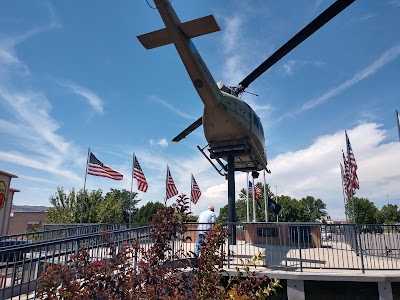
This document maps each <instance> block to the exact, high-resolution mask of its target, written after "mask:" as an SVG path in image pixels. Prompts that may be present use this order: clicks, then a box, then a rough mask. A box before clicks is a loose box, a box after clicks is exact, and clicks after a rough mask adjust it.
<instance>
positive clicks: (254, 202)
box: [252, 176, 257, 222]
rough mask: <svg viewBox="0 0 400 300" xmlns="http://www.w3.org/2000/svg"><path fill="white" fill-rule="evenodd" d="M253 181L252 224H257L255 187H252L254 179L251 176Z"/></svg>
mask: <svg viewBox="0 0 400 300" xmlns="http://www.w3.org/2000/svg"><path fill="white" fill-rule="evenodd" d="M252 179H253V222H257V218H256V194H255V186H254V177H253V176H252Z"/></svg>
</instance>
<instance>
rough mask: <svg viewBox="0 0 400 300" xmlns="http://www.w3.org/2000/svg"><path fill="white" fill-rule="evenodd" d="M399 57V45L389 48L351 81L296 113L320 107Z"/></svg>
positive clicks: (310, 102) (309, 103)
mask: <svg viewBox="0 0 400 300" xmlns="http://www.w3.org/2000/svg"><path fill="white" fill-rule="evenodd" d="M399 55H400V45H397V46H394V47H392V48H390V49H389V50H388V51H386V52H385V53H383V54H382V55H381V56H380V57H379V58H378V59H377V60H376V61H374V62H373V63H372V64H371V65H369V66H368V67H366V68H365V69H363V70H361V71H360V72H358V73H356V74H355V75H354V76H353V77H352V78H351V79H349V80H346V81H345V82H343V83H342V84H340V85H338V86H336V87H334V88H332V89H330V90H329V91H328V92H326V93H325V94H323V95H322V96H319V97H317V98H315V99H312V100H310V101H308V102H306V103H304V105H303V106H302V107H301V109H300V110H299V111H298V112H302V111H304V110H308V109H310V108H313V107H315V106H317V105H320V104H322V103H324V102H326V101H327V100H329V99H331V98H333V97H335V96H336V95H338V94H340V93H342V92H343V91H345V90H347V89H348V88H350V87H351V86H353V85H354V84H356V83H358V82H360V81H362V80H363V79H365V78H367V77H369V76H371V75H373V74H375V73H376V72H377V71H379V69H381V68H382V67H383V66H385V65H386V64H388V63H390V62H391V61H392V60H394V59H396V58H397V57H398V56H399Z"/></svg>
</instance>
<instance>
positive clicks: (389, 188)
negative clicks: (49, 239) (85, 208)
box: [0, 0, 400, 219]
mask: <svg viewBox="0 0 400 300" xmlns="http://www.w3.org/2000/svg"><path fill="white" fill-rule="evenodd" d="M332 2H333V1H327V0H315V1H308V0H307V1H306V0H299V1H289V0H285V1H264V0H253V1H234V0H233V1H227V0H226V1H222V0H221V1H209V0H203V1H183V0H173V1H172V4H173V6H174V8H175V10H176V12H177V14H178V15H179V17H180V19H181V20H182V21H188V20H191V19H194V18H199V17H202V16H205V15H210V14H213V15H214V16H215V18H216V20H217V21H218V23H219V25H220V27H221V29H222V30H221V31H220V32H217V33H213V34H209V35H206V36H202V37H198V38H196V39H194V40H193V42H194V43H195V45H196V47H197V49H198V50H199V52H200V54H201V55H202V57H203V59H204V61H205V62H206V63H207V65H208V67H209V69H210V71H211V72H212V74H213V76H214V78H215V79H216V80H218V81H223V82H224V83H226V84H227V85H237V84H238V82H240V81H241V80H242V79H243V78H244V77H245V76H246V75H248V74H249V73H250V72H251V71H252V70H253V69H254V68H255V67H257V66H258V65H259V64H260V63H261V62H263V61H264V60H265V59H266V58H267V57H268V56H269V55H271V54H272V53H273V52H274V51H275V50H276V49H278V48H279V47H280V46H281V45H282V44H283V43H285V42H286V41H287V40H288V39H289V38H291V37H292V36H293V35H294V34H296V33H297V32H298V31H299V30H300V29H301V28H303V27H304V26H305V25H306V24H308V23H309V22H310V21H311V20H312V19H313V18H315V17H316V16H317V15H318V14H319V13H321V12H322V11H323V10H324V9H326V8H327V7H328V6H329V5H330V4H331V3H332ZM399 19H400V1H398V0H381V1H375V0H365V1H360V0H359V1H356V3H354V4H352V5H351V6H350V7H349V8H347V9H346V10H345V11H344V12H343V13H341V14H340V15H339V16H337V17H336V18H335V19H333V20H332V21H331V22H330V23H328V24H327V25H326V26H324V27H323V28H321V29H320V30H319V31H318V32H317V33H315V34H314V35H313V36H311V37H310V38H309V39H308V40H306V41H305V42H304V43H302V44H301V45H300V46H299V47H297V48H296V49H295V50H293V51H292V52H291V53H290V54H289V55H287V56H286V57H284V58H283V59H282V60H281V61H280V62H278V63H277V64H276V65H275V66H273V67H272V68H271V69H270V70H268V71H267V72H266V73H265V74H263V75H262V76H261V77H260V78H259V79H258V80H256V81H255V82H254V83H253V84H251V85H250V87H249V88H248V89H247V91H249V92H252V93H256V94H258V95H259V96H258V97H255V96H252V95H250V94H245V95H244V97H243V99H244V100H245V101H247V102H248V103H249V104H250V105H251V106H252V107H253V108H254V109H255V111H256V112H257V114H258V115H259V116H260V118H261V120H262V122H263V125H264V131H265V137H266V147H267V156H268V160H269V168H270V170H271V171H272V174H270V175H267V182H268V183H269V184H270V185H271V186H273V190H275V187H274V186H276V187H277V191H278V194H279V195H282V194H284V195H289V196H291V197H295V198H297V199H300V198H302V197H305V196H307V195H311V196H314V197H316V198H320V199H322V200H323V201H324V202H325V203H326V204H327V209H328V213H329V214H330V215H331V216H332V217H333V218H335V219H344V209H343V195H342V188H341V178H340V169H339V163H340V162H341V158H342V157H341V155H342V154H341V150H342V149H345V137H344V130H347V132H348V134H349V137H350V141H351V143H352V146H353V150H354V153H355V157H356V160H357V164H358V167H359V171H358V176H359V180H360V190H359V191H358V192H357V196H360V197H368V198H369V199H370V200H372V201H373V202H374V203H375V205H376V206H377V207H378V208H380V207H381V206H382V205H384V204H386V203H387V202H388V201H389V202H390V203H395V204H398V205H400V202H398V201H400V190H399V182H400V159H399V158H400V143H399V139H398V133H397V128H396V119H395V110H396V109H397V110H399V109H400V85H399V77H400V34H399V33H400V26H399ZM162 27H164V26H163V24H162V21H161V18H160V16H159V14H158V12H157V11H156V10H154V9H151V8H150V7H149V6H148V5H147V3H146V1H145V0H142V1H125V0H121V1H117V2H110V1H94V0H92V1H11V0H5V1H1V2H0V112H1V115H0V137H1V143H0V170H3V171H6V172H9V173H13V174H16V175H18V176H19V178H18V179H14V180H13V181H12V186H13V187H14V188H18V189H20V190H21V192H20V193H17V194H16V195H15V197H14V204H17V205H22V204H28V205H49V201H48V199H49V197H50V196H51V195H53V194H54V193H55V191H56V188H57V186H62V187H64V188H65V189H66V190H69V189H71V188H72V187H75V188H77V189H82V188H83V184H84V178H85V167H86V158H87V150H88V147H90V148H91V149H92V151H93V153H94V154H95V155H96V156H97V158H98V159H100V160H101V161H102V162H103V163H105V164H107V165H108V166H110V167H112V168H114V169H116V170H118V171H120V172H121V173H123V174H124V180H123V181H112V180H109V179H106V178H101V177H94V176H90V175H89V176H88V177H87V183H86V187H87V188H88V189H89V190H93V189H97V188H101V189H103V190H104V191H108V190H109V189H110V188H126V189H128V190H129V189H130V184H131V180H130V173H131V168H132V152H133V151H134V152H135V153H136V155H137V157H138V160H139V162H140V164H141V166H142V168H143V171H144V173H145V175H146V177H147V179H148V182H149V190H148V192H147V193H146V194H144V193H140V195H139V198H140V199H142V201H141V202H140V204H141V205H143V204H145V203H146V202H147V201H162V199H163V197H164V195H165V173H166V166H167V164H169V166H170V169H171V173H172V176H173V178H174V180H175V183H176V185H177V188H178V190H179V192H182V193H187V194H188V193H189V189H190V174H191V173H193V174H194V176H195V178H196V181H197V183H198V185H199V186H200V188H201V190H202V191H203V195H202V197H201V198H200V200H199V202H198V203H197V205H193V206H192V210H193V212H194V213H195V214H198V213H199V212H201V210H203V209H204V208H205V207H206V206H207V205H209V204H210V203H211V204H214V205H215V206H216V212H218V210H219V208H220V207H222V206H224V205H225V204H227V182H226V181H225V180H224V178H223V177H221V176H220V175H218V174H217V173H216V172H215V170H214V169H213V168H212V167H211V166H210V165H209V163H208V162H207V161H206V160H205V159H204V157H203V156H202V155H201V153H200V152H199V151H198V150H197V148H196V145H200V146H202V147H203V146H205V145H206V144H207V142H206V140H205V138H204V136H203V131H202V128H199V129H197V130H196V131H195V132H194V133H192V134H191V135H189V136H188V137H187V138H185V139H184V140H182V141H181V142H180V143H177V144H175V143H171V142H170V141H171V139H172V138H173V137H175V136H176V135H177V134H178V133H179V132H181V131H182V130H183V129H184V128H186V127H187V126H188V125H189V124H191V123H192V122H193V121H194V120H196V119H197V118H198V117H200V116H201V114H202V109H203V104H202V102H201V101H200V99H199V97H198V95H197V94H196V92H195V89H194V88H193V86H192V83H191V82H190V79H189V77H188V75H187V74H186V71H185V69H184V67H183V64H182V63H181V61H180V59H179V56H178V54H177V53H176V50H175V48H174V47H173V46H171V45H170V46H165V47H161V48H157V49H153V50H151V51H148V50H145V49H144V48H143V47H142V45H141V44H140V43H139V41H138V40H137V39H136V36H137V35H140V34H143V33H147V32H150V31H153V30H157V29H160V28H162ZM260 178H262V176H261V177H260ZM245 182H246V175H245V173H236V191H237V193H238V192H239V191H240V189H241V188H242V187H244V186H245Z"/></svg>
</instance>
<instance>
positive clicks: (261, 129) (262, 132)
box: [260, 120, 264, 136]
mask: <svg viewBox="0 0 400 300" xmlns="http://www.w3.org/2000/svg"><path fill="white" fill-rule="evenodd" d="M260 132H261V134H262V136H264V129H263V126H262V123H261V120H260Z"/></svg>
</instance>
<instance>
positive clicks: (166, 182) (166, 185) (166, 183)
mask: <svg viewBox="0 0 400 300" xmlns="http://www.w3.org/2000/svg"><path fill="white" fill-rule="evenodd" d="M168 172H169V166H168V164H167V175H166V176H165V198H164V202H165V206H167V188H168Z"/></svg>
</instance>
